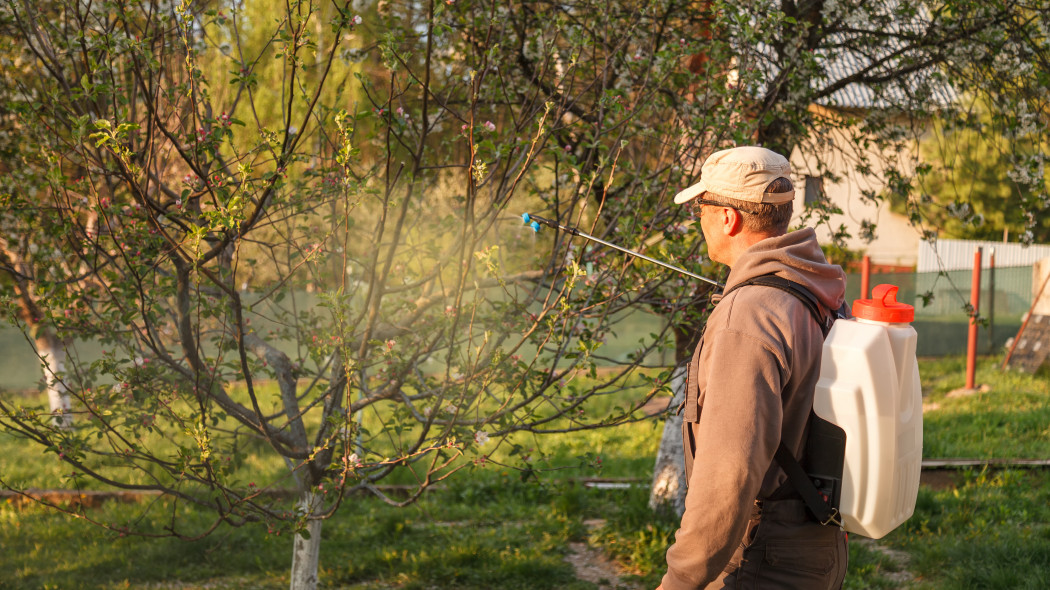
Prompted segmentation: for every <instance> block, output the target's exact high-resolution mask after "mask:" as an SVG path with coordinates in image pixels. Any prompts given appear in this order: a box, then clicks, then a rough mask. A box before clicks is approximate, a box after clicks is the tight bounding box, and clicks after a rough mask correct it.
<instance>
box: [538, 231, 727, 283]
mask: <svg viewBox="0 0 1050 590" xmlns="http://www.w3.org/2000/svg"><path fill="white" fill-rule="evenodd" d="M521 218H522V220H523V221H525V224H526V225H528V226H529V227H531V228H532V231H534V232H536V233H539V231H540V224H543V225H546V226H547V227H552V228H554V229H560V230H562V231H564V232H567V233H569V234H571V235H574V236H580V237H581V238H586V239H588V240H590V241H592V242H597V243H599V244H601V245H603V246H608V247H610V248H612V249H613V250H619V251H620V252H623V253H624V254H630V255H631V256H634V257H636V258H641V259H642V260H647V261H649V262H652V263H653V264H656V265H658V266H662V267H664V268H666V269H669V270H673V271H675V272H679V273H681V274H684V275H686V276H688V277H692V278H694V279H697V280H700V281H703V282H705V283H709V284H711V285H714V286H715V287H718V288H719V289H722V288H723V287H725V285H723V284H722V283H719V282H718V281H714V280H711V279H709V278H707V277H702V276H700V275H698V274H696V273H693V272H689V271H688V270H686V269H684V268H679V267H677V266H674V265H673V264H668V263H666V262H663V261H662V260H657V259H655V258H650V257H649V256H646V255H645V254H642V253H640V252H635V251H634V250H628V249H627V248H624V247H622V246H617V245H616V244H613V243H611V242H606V241H605V240H603V239H601V238H596V237H594V236H592V235H590V234H588V233H586V232H582V231H580V230H578V229H576V228H575V227H569V226H566V225H562V224H560V223H558V222H557V221H553V220H551V219H547V218H544V217H540V216H539V215H530V214H528V213H522V214H521Z"/></svg>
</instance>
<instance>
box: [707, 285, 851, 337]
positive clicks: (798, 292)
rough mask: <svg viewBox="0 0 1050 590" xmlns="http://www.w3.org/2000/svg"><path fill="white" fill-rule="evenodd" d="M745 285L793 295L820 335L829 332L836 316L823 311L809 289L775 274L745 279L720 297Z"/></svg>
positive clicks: (826, 334)
mask: <svg viewBox="0 0 1050 590" xmlns="http://www.w3.org/2000/svg"><path fill="white" fill-rule="evenodd" d="M745 285H762V286H764V287H773V288H775V289H780V290H781V291H784V292H785V293H789V294H791V295H794V296H795V298H796V299H798V300H799V301H801V302H802V304H803V305H805V306H806V309H808V310H809V313H810V315H812V316H813V319H814V320H816V322H817V325H818V326H820V331H821V333H823V334H824V337H825V338H827V336H828V332H830V331H831V323H832V322H833V321H834V320H835V317H836V315H837V314H836V313H833V312H825V311H823V310H825V309H826V308H825V307H824V306H823V305H821V304H820V301H818V300H817V297H816V296H815V295H813V293H812V292H811V291H810V290H809V289H807V288H805V287H803V286H802V285H800V284H798V283H796V282H795V281H791V280H788V279H785V278H783V277H780V276H777V275H775V274H767V275H760V276H757V277H752V278H750V279H747V280H746V281H743V282H741V283H737V284H736V285H733V286H732V288H730V289H729V290H728V291H725V292H724V293H722V297H725V296H726V295H729V294H730V293H732V292H733V291H735V290H737V289H739V288H740V287H743V286H745Z"/></svg>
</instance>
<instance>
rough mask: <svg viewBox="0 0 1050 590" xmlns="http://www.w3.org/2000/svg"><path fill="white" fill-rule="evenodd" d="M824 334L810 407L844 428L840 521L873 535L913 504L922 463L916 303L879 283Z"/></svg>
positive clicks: (897, 520)
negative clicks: (903, 300)
mask: <svg viewBox="0 0 1050 590" xmlns="http://www.w3.org/2000/svg"><path fill="white" fill-rule="evenodd" d="M853 315H854V316H855V319H850V320H838V321H836V322H835V323H834V325H833V326H832V328H831V332H830V333H829V334H828V337H827V338H826V339H825V341H824V351H823V356H822V359H821V368H820V380H819V381H818V382H817V388H816V392H815V397H814V400H813V411H814V412H815V413H816V414H817V415H818V416H820V417H821V418H823V419H824V420H827V421H829V422H832V423H833V424H835V425H837V426H838V427H839V428H842V429H843V430H844V431H845V433H846V449H845V459H844V465H843V471H842V484H841V495H840V500H839V513H840V514H841V516H842V524H843V528H845V529H846V530H847V531H849V532H853V533H857V534H860V535H864V536H866V537H870V538H873V539H878V538H881V537H883V536H884V535H886V534H887V533H889V532H890V531H892V530H893V529H894V528H896V527H897V526H899V525H900V524H901V523H903V522H904V521H905V520H907V519H908V518H909V517H910V516H911V515H912V513H913V512H914V511H915V499H916V496H917V495H918V491H919V471H920V469H921V465H922V387H921V385H920V383H919V366H918V363H917V361H916V358H915V342H916V333H915V329H914V328H913V327H912V326H911V325H910V322H911V321H912V320H913V319H914V317H915V309H914V308H913V307H912V306H910V305H907V304H903V303H898V302H897V287H896V286H894V285H878V286H876V287H875V288H874V289H873V290H872V298H871V299H858V300H856V301H855V302H854V303H853Z"/></svg>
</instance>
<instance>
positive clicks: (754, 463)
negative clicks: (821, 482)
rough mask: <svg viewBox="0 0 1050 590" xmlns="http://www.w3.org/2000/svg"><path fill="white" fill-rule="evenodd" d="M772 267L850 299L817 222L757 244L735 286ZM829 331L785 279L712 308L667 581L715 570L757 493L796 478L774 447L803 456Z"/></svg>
mask: <svg viewBox="0 0 1050 590" xmlns="http://www.w3.org/2000/svg"><path fill="white" fill-rule="evenodd" d="M769 273H776V274H777V275H779V276H781V277H783V278H785V279H789V280H792V281H795V282H797V283H800V284H801V285H803V286H805V287H806V288H807V289H809V290H810V291H811V292H812V293H813V294H814V295H815V296H816V297H817V298H818V299H819V300H820V302H821V303H822V304H823V305H824V306H825V307H827V308H829V309H837V308H838V307H839V306H840V305H842V302H843V298H844V295H845V287H846V276H845V274H844V273H843V272H842V269H841V268H840V267H838V266H836V265H832V264H829V263H828V262H827V260H826V259H825V258H824V254H823V253H822V252H821V250H820V247H819V246H818V245H817V240H816V234H815V233H814V232H813V230H812V229H803V230H800V231H796V232H792V233H789V234H787V235H784V236H779V237H775V238H769V239H765V240H762V241H761V242H758V243H757V244H755V245H753V246H752V247H751V248H749V249H747V250H746V251H745V252H744V253H743V254H741V256H740V257H739V258H738V259H737V261H736V263H735V264H734V266H733V268H732V271H731V272H730V273H729V279H728V280H727V282H726V292H727V293H728V292H729V289H731V288H732V287H733V286H734V285H737V284H739V283H741V282H743V281H745V280H747V279H750V278H754V277H757V276H760V275H765V274H769ZM823 340H824V338H823V334H822V333H821V331H820V327H819V326H818V325H817V323H816V322H815V321H814V320H813V317H812V315H810V312H809V310H808V309H807V308H806V307H805V305H804V304H802V302H800V301H799V300H798V299H797V298H796V297H795V296H793V295H791V294H789V293H785V292H783V291H781V290H779V289H776V288H771V287H763V286H759V285H751V286H747V287H743V288H741V289H737V290H735V291H733V292H732V293H729V294H728V295H727V296H726V297H725V298H724V299H723V300H722V301H721V302H719V303H718V305H717V306H716V307H715V309H714V310H713V311H712V312H711V316H710V318H708V321H707V328H706V332H705V333H704V336H703V338H702V339H701V341H700V344H699V345H697V349H696V353H695V354H694V355H693V360H692V362H691V364H690V367H689V380H688V381H687V386H686V387H687V390H686V403H685V407H684V410H683V411H684V418H685V420H684V422H685V424H684V426H683V428H684V431H685V432H684V434H685V439H684V440H685V445H684V446H685V463H686V474H687V477H688V480H689V489H688V492H687V494H686V500H685V514H684V515H683V516H682V524H681V528H679V529H678V532H677V533H676V534H675V543H674V544H673V545H672V546H671V547H670V548H669V549H668V550H667V574H666V575H665V576H664V578H663V588H664V589H665V590H687V589H688V590H693V589H696V588H703V587H704V586H706V585H707V584H708V583H710V582H712V581H713V580H715V579H716V578H717V577H718V576H719V574H720V573H721V572H722V570H723V568H724V567H725V566H726V564H727V563H728V562H729V558H730V557H731V556H732V555H733V552H734V551H735V550H736V548H737V546H738V545H739V543H740V540H741V538H742V537H743V535H744V530H745V528H746V526H747V522H748V520H749V519H750V517H751V512H752V508H753V504H754V501H755V499H760V498H766V497H768V496H769V495H770V494H772V493H773V491H774V490H776V489H777V488H778V487H779V486H780V485H781V484H782V483H783V482H784V480H785V479H786V478H787V476H786V475H785V474H784V472H783V471H781V470H780V468H779V467H778V466H777V464H776V463H774V462H773V454H774V453H775V452H776V449H777V445H778V444H779V443H780V441H781V440H783V441H784V444H785V446H786V447H787V448H788V449H789V450H791V451H792V452H793V453H794V454H795V456H796V457H798V456H799V453H800V451H801V450H802V447H803V441H804V434H805V430H806V426H807V422H808V418H809V412H810V409H811V408H812V406H813V390H814V387H815V385H816V382H817V378H818V374H819V371H820V354H821V348H822V346H823Z"/></svg>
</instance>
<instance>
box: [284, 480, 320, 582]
mask: <svg viewBox="0 0 1050 590" xmlns="http://www.w3.org/2000/svg"><path fill="white" fill-rule="evenodd" d="M322 500H323V496H322V495H321V494H317V493H314V492H311V491H306V492H303V493H302V495H300V496H299V504H298V505H297V506H296V509H297V511H298V512H299V514H316V513H317V512H318V511H319V510H320V508H321V502H322ZM306 532H307V534H309V536H310V538H309V539H304V538H303V536H302V535H300V534H298V533H296V534H295V545H294V547H293V548H292V575H291V586H290V587H291V590H316V588H317V564H318V561H319V558H320V556H321V521H320V520H308V521H306Z"/></svg>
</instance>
